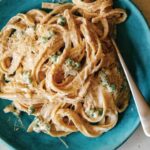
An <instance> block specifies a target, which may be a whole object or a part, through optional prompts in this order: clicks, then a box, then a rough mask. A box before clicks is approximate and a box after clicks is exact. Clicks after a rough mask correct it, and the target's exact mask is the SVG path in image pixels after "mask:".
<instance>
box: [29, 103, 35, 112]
mask: <svg viewBox="0 0 150 150" xmlns="http://www.w3.org/2000/svg"><path fill="white" fill-rule="evenodd" d="M28 112H29V114H33V113H34V112H35V107H34V106H33V105H32V106H30V107H29V108H28Z"/></svg>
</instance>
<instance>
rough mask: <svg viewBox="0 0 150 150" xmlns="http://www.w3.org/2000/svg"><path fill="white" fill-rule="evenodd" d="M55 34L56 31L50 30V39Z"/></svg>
mask: <svg viewBox="0 0 150 150" xmlns="http://www.w3.org/2000/svg"><path fill="white" fill-rule="evenodd" d="M54 35H55V32H54V31H49V37H48V39H50V38H52V37H53V36H54Z"/></svg>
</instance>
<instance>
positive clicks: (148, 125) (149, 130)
mask: <svg viewBox="0 0 150 150" xmlns="http://www.w3.org/2000/svg"><path fill="white" fill-rule="evenodd" d="M113 44H114V46H115V48H116V52H117V55H118V58H119V60H120V63H121V66H122V68H123V70H124V73H125V75H126V78H127V81H128V83H129V87H130V89H131V93H132V95H133V98H134V101H135V104H136V107H137V110H138V114H139V117H140V120H141V124H142V127H143V130H144V133H145V134H146V136H148V137H150V107H149V105H148V104H147V103H146V101H145V99H144V97H143V95H142V93H141V92H140V90H139V89H138V87H137V85H136V84H135V82H134V80H133V78H132V76H131V74H130V72H129V70H128V68H127V66H126V64H125V62H124V60H123V57H122V55H121V53H120V51H119V49H118V47H117V45H116V43H115V42H114V41H113Z"/></svg>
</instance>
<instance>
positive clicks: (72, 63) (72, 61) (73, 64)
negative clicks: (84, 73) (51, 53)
mask: <svg viewBox="0 0 150 150" xmlns="http://www.w3.org/2000/svg"><path fill="white" fill-rule="evenodd" d="M66 64H67V65H69V66H72V67H74V68H76V69H79V68H80V66H81V64H80V63H79V62H75V61H74V60H72V59H71V58H68V59H67V60H66Z"/></svg>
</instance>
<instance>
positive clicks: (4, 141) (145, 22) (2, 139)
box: [0, 0, 150, 150]
mask: <svg viewBox="0 0 150 150" xmlns="http://www.w3.org/2000/svg"><path fill="white" fill-rule="evenodd" d="M126 3H129V4H130V6H132V8H133V9H134V11H135V12H136V14H137V15H138V16H139V17H140V20H142V23H143V25H144V26H145V29H146V30H147V31H150V24H149V23H148V20H147V19H146V17H145V16H144V14H143V13H142V11H141V10H140V9H139V7H138V6H137V5H136V4H135V2H133V1H132V0H127V1H126ZM149 35H150V32H149ZM139 125H140V119H139V117H137V121H136V125H135V127H134V128H133V130H132V131H131V133H130V134H129V135H128V136H127V138H126V139H124V140H123V141H122V142H121V143H119V144H118V146H116V147H114V149H118V148H119V147H120V146H122V145H123V144H124V143H125V142H126V141H127V140H128V139H129V138H130V137H131V136H132V135H133V134H134V133H135V131H136V129H137V128H138V127H139ZM0 143H2V145H5V146H6V147H7V148H9V149H10V150H14V149H15V148H17V147H15V146H14V145H12V144H10V142H9V140H7V139H5V137H4V136H1V135H0Z"/></svg>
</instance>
